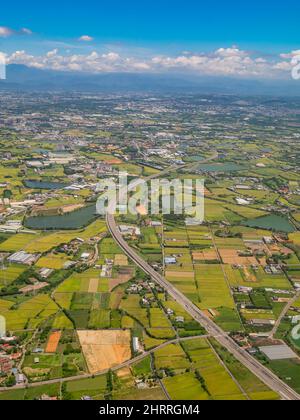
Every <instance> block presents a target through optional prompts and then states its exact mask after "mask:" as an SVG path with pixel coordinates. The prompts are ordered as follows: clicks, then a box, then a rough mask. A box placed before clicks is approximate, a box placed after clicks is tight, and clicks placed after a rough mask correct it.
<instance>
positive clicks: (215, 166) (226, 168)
mask: <svg viewBox="0 0 300 420" xmlns="http://www.w3.org/2000/svg"><path fill="white" fill-rule="evenodd" d="M197 169H198V170H199V171H203V172H236V171H243V170H245V167H244V166H242V165H238V164H236V163H232V162H228V163H211V164H203V165H201V164H200V165H199V166H198V168H197Z"/></svg>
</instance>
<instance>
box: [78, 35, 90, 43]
mask: <svg viewBox="0 0 300 420" xmlns="http://www.w3.org/2000/svg"><path fill="white" fill-rule="evenodd" d="M93 39H94V38H93V37H91V36H89V35H82V36H81V37H80V38H78V41H83V42H91V41H93Z"/></svg>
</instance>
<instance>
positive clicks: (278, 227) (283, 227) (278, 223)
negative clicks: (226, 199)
mask: <svg viewBox="0 0 300 420" xmlns="http://www.w3.org/2000/svg"><path fill="white" fill-rule="evenodd" d="M243 225H245V226H249V227H257V228H260V229H268V230H273V231H277V232H285V233H291V232H295V230H296V229H295V227H294V226H293V225H292V223H291V222H290V221H289V219H288V218H287V217H284V216H279V215H277V214H271V215H269V216H262V217H259V218H257V219H249V220H246V221H245V222H243Z"/></svg>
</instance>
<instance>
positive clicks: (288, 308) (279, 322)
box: [269, 291, 300, 338]
mask: <svg viewBox="0 0 300 420" xmlns="http://www.w3.org/2000/svg"><path fill="white" fill-rule="evenodd" d="M299 297H300V291H299V292H297V293H296V294H295V296H294V297H293V298H292V299H291V300H290V301H289V302H288V303H287V305H285V307H284V308H283V310H282V312H281V314H280V316H279V317H278V319H277V321H276V323H275V325H274V327H273V329H272V331H271V332H270V334H269V338H273V337H274V335H275V334H276V333H277V330H278V328H279V326H280V324H281V321H282V320H283V318H284V317H285V316H286V314H287V313H288V311H289V310H290V309H291V307H292V306H293V304H294V303H295V302H296V300H298V299H299Z"/></svg>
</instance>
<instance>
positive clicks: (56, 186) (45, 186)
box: [24, 180, 68, 190]
mask: <svg viewBox="0 0 300 420" xmlns="http://www.w3.org/2000/svg"><path fill="white" fill-rule="evenodd" d="M24 185H25V187H27V188H31V189H38V190H60V189H62V188H65V187H67V186H68V184H65V183H63V182H47V181H33V180H25V181H24Z"/></svg>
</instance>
